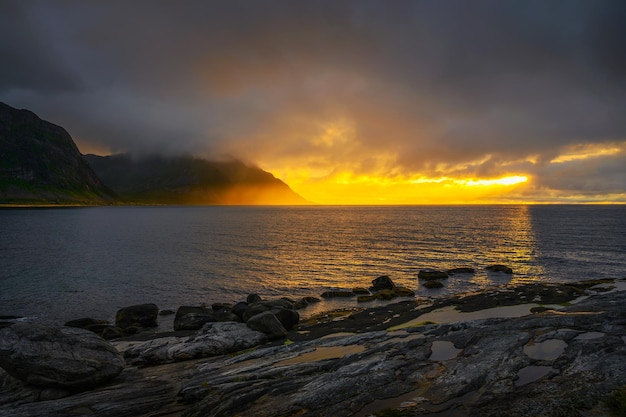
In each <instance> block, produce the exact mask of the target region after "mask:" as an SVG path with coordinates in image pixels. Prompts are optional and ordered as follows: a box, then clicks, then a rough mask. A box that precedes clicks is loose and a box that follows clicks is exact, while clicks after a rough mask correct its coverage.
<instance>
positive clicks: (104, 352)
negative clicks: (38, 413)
mask: <svg viewBox="0 0 626 417" xmlns="http://www.w3.org/2000/svg"><path fill="white" fill-rule="evenodd" d="M124 366H125V362H124V358H123V357H122V356H121V355H120V354H119V352H118V351H117V350H116V349H115V348H114V347H113V346H112V345H111V344H109V343H108V342H107V341H105V340H104V339H102V338H101V337H99V336H98V335H96V334H94V333H92V332H90V331H88V330H84V329H78V328H71V327H48V326H42V325H38V324H31V323H16V324H14V325H12V326H9V327H6V328H4V329H2V330H0V367H2V368H3V369H4V370H6V371H7V373H8V374H10V375H11V376H13V377H15V378H17V379H20V380H22V381H25V382H27V383H29V384H33V385H38V386H43V387H51V388H62V389H68V390H71V391H83V390H87V389H91V388H94V387H96V386H98V385H101V384H103V383H105V382H107V381H110V380H111V379H113V378H115V377H116V376H117V375H119V373H120V372H122V370H123V369H124Z"/></svg>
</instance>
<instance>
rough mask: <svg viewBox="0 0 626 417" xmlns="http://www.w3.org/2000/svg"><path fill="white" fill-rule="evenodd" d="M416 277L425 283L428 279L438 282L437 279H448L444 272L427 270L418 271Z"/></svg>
mask: <svg viewBox="0 0 626 417" xmlns="http://www.w3.org/2000/svg"><path fill="white" fill-rule="evenodd" d="M417 277H418V278H419V279H423V280H425V281H427V280H429V279H432V280H438V279H445V278H448V273H447V272H445V271H439V270H437V269H430V268H427V269H420V271H419V272H418V274H417Z"/></svg>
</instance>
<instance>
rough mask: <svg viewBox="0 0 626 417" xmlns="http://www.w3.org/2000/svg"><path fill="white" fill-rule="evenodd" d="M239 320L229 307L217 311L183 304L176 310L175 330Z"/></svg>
mask: <svg viewBox="0 0 626 417" xmlns="http://www.w3.org/2000/svg"><path fill="white" fill-rule="evenodd" d="M239 320H240V319H239V317H238V316H237V315H236V314H235V313H233V312H232V311H231V309H229V308H222V309H220V310H217V311H216V310H213V309H208V308H204V307H190V306H182V307H179V308H178V310H177V311H176V316H175V317H174V330H199V329H201V328H202V326H204V325H205V324H206V323H211V322H224V321H239Z"/></svg>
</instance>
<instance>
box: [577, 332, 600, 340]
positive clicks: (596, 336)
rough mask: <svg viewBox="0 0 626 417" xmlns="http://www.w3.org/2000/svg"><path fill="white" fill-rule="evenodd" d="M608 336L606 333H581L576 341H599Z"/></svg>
mask: <svg viewBox="0 0 626 417" xmlns="http://www.w3.org/2000/svg"><path fill="white" fill-rule="evenodd" d="M604 336H606V333H602V332H586V333H581V334H579V335H578V336H576V338H575V339H574V340H591V339H599V338H601V337H604Z"/></svg>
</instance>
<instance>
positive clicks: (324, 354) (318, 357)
mask: <svg viewBox="0 0 626 417" xmlns="http://www.w3.org/2000/svg"><path fill="white" fill-rule="evenodd" d="M364 350H365V347H364V346H361V345H348V346H320V347H318V348H316V349H315V350H314V351H312V352H306V353H303V354H301V355H298V356H296V357H295V358H289V359H285V360H282V361H280V362H277V363H275V364H274V366H282V365H294V364H297V363H306V362H317V361H322V360H326V359H341V358H343V357H344V356H346V355H349V354H352V353H359V352H363V351H364Z"/></svg>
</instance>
